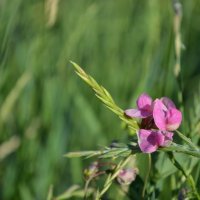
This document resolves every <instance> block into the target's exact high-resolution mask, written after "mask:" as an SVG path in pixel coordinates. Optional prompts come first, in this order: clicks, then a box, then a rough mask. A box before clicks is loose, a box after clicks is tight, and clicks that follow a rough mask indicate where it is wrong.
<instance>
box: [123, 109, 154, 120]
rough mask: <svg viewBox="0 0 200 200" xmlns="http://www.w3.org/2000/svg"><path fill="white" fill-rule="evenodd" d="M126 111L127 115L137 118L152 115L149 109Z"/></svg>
mask: <svg viewBox="0 0 200 200" xmlns="http://www.w3.org/2000/svg"><path fill="white" fill-rule="evenodd" d="M124 112H125V114H126V115H127V116H129V117H136V118H146V117H148V116H150V115H151V113H150V112H148V111H145V110H138V109H127V110H125V111H124Z"/></svg>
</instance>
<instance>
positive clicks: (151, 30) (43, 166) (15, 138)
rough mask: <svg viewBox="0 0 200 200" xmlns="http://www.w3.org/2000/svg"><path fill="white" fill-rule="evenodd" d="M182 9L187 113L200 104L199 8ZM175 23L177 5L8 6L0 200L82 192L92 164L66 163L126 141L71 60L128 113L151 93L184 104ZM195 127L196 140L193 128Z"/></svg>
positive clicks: (154, 0) (49, 1)
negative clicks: (76, 187) (76, 188)
mask: <svg viewBox="0 0 200 200" xmlns="http://www.w3.org/2000/svg"><path fill="white" fill-rule="evenodd" d="M182 4H183V20H182V27H181V31H182V41H183V43H184V45H185V50H184V51H183V52H182V79H183V89H184V90H183V97H184V104H185V105H187V107H186V109H187V113H189V112H190V110H192V108H191V107H192V105H193V102H194V96H195V95H196V96H197V97H198V96H199V81H200V43H199V41H200V1H199V0H193V1H188V0H183V1H182ZM173 15H174V12H173V8H172V2H171V1H170V0H167V1H160V0H146V1H144V0H143V1H141V0H45V1H42V0H34V1H33V0H24V1H23V0H12V1H7V0H1V1H0V199H5V200H8V199H14V200H15V199H16V200H17V199H22V200H35V199H38V200H40V199H45V198H46V196H47V193H48V189H49V186H50V185H51V184H53V185H54V194H55V195H58V194H60V193H61V192H63V191H64V190H65V189H67V188H68V187H69V186H70V185H72V184H80V185H83V175H82V171H83V169H84V167H85V166H86V165H87V164H88V162H89V161H86V160H82V159H70V160H69V159H66V158H64V157H63V154H65V153H66V152H68V151H73V150H91V149H97V148H99V147H101V146H104V145H109V144H110V143H111V142H112V140H113V139H118V140H120V141H125V138H126V132H125V131H124V130H122V128H121V124H120V123H119V119H118V118H117V117H116V116H115V115H114V114H112V113H111V112H110V111H108V110H107V109H106V108H105V107H104V106H102V105H101V103H100V102H99V100H97V99H96V97H95V96H94V95H93V92H92V91H91V89H89V88H88V86H86V85H85V84H84V83H82V81H81V80H80V79H79V78H78V77H77V76H76V75H75V73H74V69H73V67H72V65H71V64H70V63H69V60H73V61H74V62H76V63H78V64H80V65H81V66H82V67H83V68H84V69H85V70H86V71H87V72H88V73H89V74H91V75H92V76H93V77H95V79H96V80H97V81H98V82H99V83H101V84H102V85H103V86H104V87H105V88H107V89H108V91H110V93H111V94H112V96H113V98H114V99H115V101H116V102H117V104H118V105H120V106H121V107H122V108H123V109H125V108H129V107H130V106H134V105H135V103H134V102H135V99H136V98H137V97H138V95H139V94H140V93H142V92H144V91H145V92H147V93H149V94H150V95H151V96H152V97H154V98H155V97H160V96H169V97H170V98H172V99H173V100H174V101H175V102H176V103H177V91H178V85H177V82H176V79H175V77H174V75H173V68H174V64H175V55H174V54H175V53H174V32H173ZM194 94H195V95H194ZM199 99H200V98H199ZM197 104H198V102H197ZM191 112H192V111H191ZM196 115H198V113H197V114H196ZM196 115H195V116H196ZM199 115H200V114H199ZM187 116H188V115H186V118H185V120H187ZM193 116H194V115H193ZM198 117H199V116H197V117H196V118H195V119H197V121H198V120H199V118H198ZM188 120H189V119H188ZM190 121H192V120H190ZM195 123H196V122H195ZM187 124H188V123H186V122H185V123H184V125H185V127H186V129H187V130H189V128H188V127H189V126H191V127H192V122H190V125H187Z"/></svg>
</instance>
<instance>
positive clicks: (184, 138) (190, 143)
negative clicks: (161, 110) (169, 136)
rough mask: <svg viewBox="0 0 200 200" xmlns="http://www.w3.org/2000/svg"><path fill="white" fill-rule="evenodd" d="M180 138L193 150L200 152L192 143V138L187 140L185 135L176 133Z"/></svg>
mask: <svg viewBox="0 0 200 200" xmlns="http://www.w3.org/2000/svg"><path fill="white" fill-rule="evenodd" d="M176 132H177V134H178V136H179V137H180V138H181V139H182V140H183V141H185V143H186V144H188V145H189V146H190V147H191V148H193V149H195V150H198V151H199V148H198V147H197V146H196V145H195V144H194V143H193V142H192V141H191V139H190V138H187V137H186V136H185V135H183V134H182V133H181V132H180V131H176Z"/></svg>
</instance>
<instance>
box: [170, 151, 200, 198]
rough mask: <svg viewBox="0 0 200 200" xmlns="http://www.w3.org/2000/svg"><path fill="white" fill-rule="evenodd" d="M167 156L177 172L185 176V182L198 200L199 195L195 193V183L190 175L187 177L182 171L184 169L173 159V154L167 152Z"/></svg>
mask: <svg viewBox="0 0 200 200" xmlns="http://www.w3.org/2000/svg"><path fill="white" fill-rule="evenodd" d="M167 155H168V157H169V159H170V160H171V162H172V163H173V164H174V166H175V167H176V168H177V169H178V170H180V171H181V172H182V173H183V175H184V176H185V178H186V180H187V181H188V183H189V184H190V186H191V188H192V190H193V192H194V194H195V196H196V198H197V199H198V200H200V196H199V193H198V192H197V189H196V186H195V182H194V179H193V177H192V176H191V175H187V173H186V171H185V169H184V168H183V167H182V166H181V164H180V163H179V162H178V161H177V160H176V159H175V157H174V154H173V153H172V152H168V153H167Z"/></svg>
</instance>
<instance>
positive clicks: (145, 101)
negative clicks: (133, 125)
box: [125, 93, 153, 118]
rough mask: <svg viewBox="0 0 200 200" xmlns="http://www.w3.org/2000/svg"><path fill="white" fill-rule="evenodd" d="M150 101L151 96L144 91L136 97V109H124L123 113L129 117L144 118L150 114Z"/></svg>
mask: <svg viewBox="0 0 200 200" xmlns="http://www.w3.org/2000/svg"><path fill="white" fill-rule="evenodd" d="M152 103H153V101H152V98H151V97H150V96H149V95H147V94H146V93H143V94H141V95H140V96H139V98H138V99H137V109H128V110H125V114H126V115H127V116H129V117H138V118H146V117H148V116H150V115H152V111H153V110H152V107H153V105H152Z"/></svg>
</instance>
